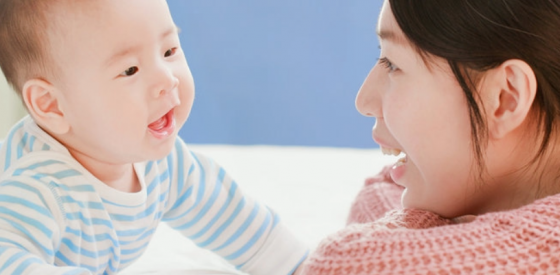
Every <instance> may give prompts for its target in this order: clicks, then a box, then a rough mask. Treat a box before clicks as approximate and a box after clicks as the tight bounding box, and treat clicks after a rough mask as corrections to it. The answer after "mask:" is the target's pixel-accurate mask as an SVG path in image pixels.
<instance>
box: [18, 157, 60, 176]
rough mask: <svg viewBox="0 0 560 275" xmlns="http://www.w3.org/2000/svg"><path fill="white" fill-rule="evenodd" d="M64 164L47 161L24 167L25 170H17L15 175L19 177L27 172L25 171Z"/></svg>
mask: <svg viewBox="0 0 560 275" xmlns="http://www.w3.org/2000/svg"><path fill="white" fill-rule="evenodd" d="M62 163H63V162H61V161H57V160H45V161H41V162H37V163H34V164H32V165H29V166H27V167H24V168H20V169H17V170H15V171H14V174H13V175H15V176H19V175H21V174H22V172H25V171H29V170H35V169H37V168H40V167H45V166H49V165H52V164H62ZM16 171H17V172H16Z"/></svg>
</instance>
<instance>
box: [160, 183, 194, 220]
mask: <svg viewBox="0 0 560 275" xmlns="http://www.w3.org/2000/svg"><path fill="white" fill-rule="evenodd" d="M193 189H194V188H193V187H192V186H190V187H189V189H187V191H186V192H185V193H184V194H182V195H181V196H180V197H179V198H177V200H176V201H175V204H173V207H172V208H171V209H170V210H169V211H171V210H173V209H175V208H177V207H179V206H181V205H183V204H184V203H185V201H186V200H187V199H188V198H190V197H191V195H192V192H193ZM194 206H196V205H194ZM192 209H193V208H192V207H191V208H190V209H188V210H187V211H185V213H182V214H181V215H179V216H176V217H166V221H172V220H177V219H179V218H181V217H183V216H185V215H187V214H188V213H190V211H191V210H192Z"/></svg>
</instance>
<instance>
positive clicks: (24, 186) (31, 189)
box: [0, 181, 47, 205]
mask: <svg viewBox="0 0 560 275" xmlns="http://www.w3.org/2000/svg"><path fill="white" fill-rule="evenodd" d="M0 186H11V187H15V188H19V189H23V190H26V191H29V192H31V193H34V194H35V195H37V197H38V198H39V199H40V200H41V202H42V203H43V205H47V202H46V201H45V199H44V197H43V193H41V192H40V191H39V190H37V188H35V187H32V186H29V185H28V184H25V183H22V182H19V181H8V182H2V183H1V184H0Z"/></svg>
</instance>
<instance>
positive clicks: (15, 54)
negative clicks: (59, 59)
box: [0, 0, 55, 95]
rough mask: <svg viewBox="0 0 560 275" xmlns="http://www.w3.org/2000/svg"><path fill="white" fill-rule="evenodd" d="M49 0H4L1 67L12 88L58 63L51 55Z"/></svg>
mask: <svg viewBox="0 0 560 275" xmlns="http://www.w3.org/2000/svg"><path fill="white" fill-rule="evenodd" d="M53 2H55V1H48V0H0V67H1V68H2V72H3V73H4V76H5V77H6V80H7V81H8V83H9V84H10V85H11V86H12V88H13V89H14V90H15V91H16V93H18V95H20V94H21V91H22V88H23V84H24V83H25V81H27V80H28V79H31V78H37V77H42V76H44V75H45V73H46V72H47V70H48V69H52V68H53V67H54V66H53V65H50V66H47V64H49V63H50V64H52V62H49V60H48V59H49V54H48V51H49V50H48V45H49V43H48V35H47V31H48V30H47V28H48V23H49V22H48V21H49V20H48V18H47V10H48V8H49V4H50V5H52V4H53Z"/></svg>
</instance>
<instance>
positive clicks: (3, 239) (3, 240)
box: [0, 237, 26, 254]
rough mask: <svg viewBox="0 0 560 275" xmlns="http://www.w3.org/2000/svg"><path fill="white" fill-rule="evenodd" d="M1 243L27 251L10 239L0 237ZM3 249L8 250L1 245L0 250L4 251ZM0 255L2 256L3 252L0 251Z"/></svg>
mask: <svg viewBox="0 0 560 275" xmlns="http://www.w3.org/2000/svg"><path fill="white" fill-rule="evenodd" d="M0 243H9V244H11V245H13V246H17V247H19V248H20V249H22V250H26V248H25V247H23V246H22V245H21V244H20V243H17V242H15V241H14V240H10V239H6V238H2V237H0ZM2 248H4V249H6V248H5V247H2V244H0V249H2ZM0 254H2V252H1V251H0Z"/></svg>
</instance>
